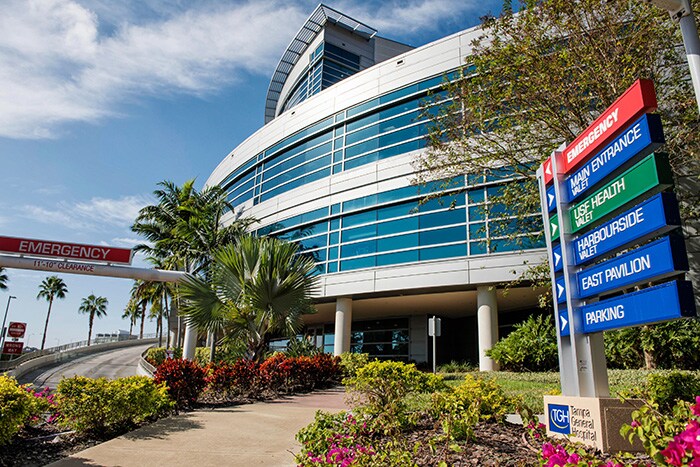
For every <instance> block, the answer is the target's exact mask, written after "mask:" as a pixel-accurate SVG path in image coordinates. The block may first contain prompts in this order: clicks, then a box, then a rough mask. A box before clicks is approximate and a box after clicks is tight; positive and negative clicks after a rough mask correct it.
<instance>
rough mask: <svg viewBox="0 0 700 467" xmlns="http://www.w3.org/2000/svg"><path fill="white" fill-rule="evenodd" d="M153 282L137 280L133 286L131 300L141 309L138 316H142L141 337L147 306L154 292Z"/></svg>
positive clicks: (141, 336) (141, 335) (141, 337)
mask: <svg viewBox="0 0 700 467" xmlns="http://www.w3.org/2000/svg"><path fill="white" fill-rule="evenodd" d="M152 284H153V282H150V281H144V280H140V279H139V280H135V281H134V285H133V286H131V300H132V301H133V302H134V304H135V306H136V308H137V309H139V311H138V313H137V316H139V317H140V318H141V327H140V329H139V339H143V325H144V322H145V320H146V308H147V307H148V303H149V302H150V301H151V297H152V295H153V292H152Z"/></svg>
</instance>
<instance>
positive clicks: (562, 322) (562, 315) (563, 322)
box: [557, 307, 571, 336]
mask: <svg viewBox="0 0 700 467" xmlns="http://www.w3.org/2000/svg"><path fill="white" fill-rule="evenodd" d="M557 326H559V334H560V335H562V336H568V335H569V334H571V331H570V329H571V326H569V313H568V311H567V309H566V307H564V309H563V310H559V322H558V323H557Z"/></svg>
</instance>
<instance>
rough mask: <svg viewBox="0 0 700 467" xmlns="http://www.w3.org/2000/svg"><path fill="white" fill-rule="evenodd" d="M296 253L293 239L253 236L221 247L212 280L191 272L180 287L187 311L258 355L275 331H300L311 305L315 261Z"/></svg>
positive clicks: (198, 321) (250, 354) (197, 321)
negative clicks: (290, 241) (287, 240)
mask: <svg viewBox="0 0 700 467" xmlns="http://www.w3.org/2000/svg"><path fill="white" fill-rule="evenodd" d="M297 253H298V247H297V245H296V244H294V243H288V242H284V241H282V240H279V239H276V238H266V237H262V238H260V237H252V236H248V237H244V238H242V239H241V240H240V242H239V243H238V245H235V246H234V245H228V246H225V247H223V248H221V249H220V250H218V251H217V252H216V253H215V255H214V262H213V264H212V268H211V271H210V281H206V280H205V279H203V278H202V277H200V276H195V275H188V276H187V278H186V280H185V283H184V284H183V285H182V286H181V290H182V297H183V299H184V303H183V312H184V313H183V314H184V315H185V317H186V319H188V320H191V321H192V322H193V323H195V324H196V325H197V326H198V327H201V328H204V329H207V330H208V331H223V332H224V334H226V335H227V337H229V338H233V339H240V340H243V341H244V342H245V344H246V348H247V357H248V358H251V359H254V360H259V359H260V358H261V357H262V356H263V355H264V351H265V350H266V347H267V344H268V341H269V338H270V337H271V336H272V335H273V334H283V335H285V336H289V337H291V336H294V335H296V334H297V333H298V332H299V330H300V329H301V326H302V321H301V318H302V315H303V314H305V313H308V312H309V311H310V310H311V307H310V304H309V303H310V302H309V300H310V297H311V293H312V292H313V290H314V288H315V287H316V285H317V278H316V277H315V276H312V275H311V273H312V271H313V270H314V267H315V263H314V261H313V260H312V259H311V258H309V257H306V256H303V255H298V254H297Z"/></svg>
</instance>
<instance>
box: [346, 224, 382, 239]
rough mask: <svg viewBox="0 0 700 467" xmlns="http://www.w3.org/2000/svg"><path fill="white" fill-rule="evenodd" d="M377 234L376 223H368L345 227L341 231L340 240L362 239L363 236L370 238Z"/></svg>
mask: <svg viewBox="0 0 700 467" xmlns="http://www.w3.org/2000/svg"><path fill="white" fill-rule="evenodd" d="M376 236H377V225H376V224H370V225H365V226H363V227H355V228H354V229H345V230H343V233H342V236H341V238H342V241H343V243H345V242H352V241H354V240H362V239H364V238H371V237H376Z"/></svg>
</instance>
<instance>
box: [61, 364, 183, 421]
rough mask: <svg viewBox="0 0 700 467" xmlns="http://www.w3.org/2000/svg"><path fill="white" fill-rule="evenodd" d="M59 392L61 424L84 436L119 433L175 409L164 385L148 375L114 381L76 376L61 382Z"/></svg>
mask: <svg viewBox="0 0 700 467" xmlns="http://www.w3.org/2000/svg"><path fill="white" fill-rule="evenodd" d="M56 391H57V397H56V402H57V404H58V409H59V411H60V412H61V414H62V417H61V424H62V425H64V426H67V427H70V428H72V429H74V430H76V431H79V432H83V433H85V432H92V433H97V434H103V433H106V432H114V431H120V430H123V429H125V428H128V427H131V426H134V425H136V424H138V423H140V422H142V421H144V420H146V419H148V418H150V417H155V416H158V415H161V414H163V413H165V412H167V411H168V410H170V409H171V408H172V406H173V404H172V402H171V400H170V398H169V397H168V395H167V389H166V387H165V385H164V384H155V383H154V382H153V381H151V380H150V379H149V378H147V377H145V376H130V377H128V378H120V379H116V380H112V381H110V380H108V379H105V378H98V379H92V378H86V377H84V376H75V377H73V378H64V379H62V380H61V382H60V383H58V388H57V389H56Z"/></svg>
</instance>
